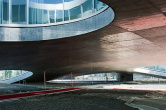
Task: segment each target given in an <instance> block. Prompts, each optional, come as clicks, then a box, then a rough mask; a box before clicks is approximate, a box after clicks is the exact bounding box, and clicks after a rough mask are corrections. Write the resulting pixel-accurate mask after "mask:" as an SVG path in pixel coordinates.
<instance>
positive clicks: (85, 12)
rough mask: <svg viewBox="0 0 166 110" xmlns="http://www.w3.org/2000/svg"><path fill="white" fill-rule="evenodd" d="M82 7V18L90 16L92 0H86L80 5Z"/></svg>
mask: <svg viewBox="0 0 166 110" xmlns="http://www.w3.org/2000/svg"><path fill="white" fill-rule="evenodd" d="M82 7H83V16H88V15H90V14H92V7H93V0H87V1H86V2H85V3H83V4H82Z"/></svg>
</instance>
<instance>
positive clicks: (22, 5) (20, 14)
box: [11, 0, 27, 24]
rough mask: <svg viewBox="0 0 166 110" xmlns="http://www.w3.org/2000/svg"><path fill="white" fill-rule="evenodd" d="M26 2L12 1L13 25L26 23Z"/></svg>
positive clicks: (22, 0) (21, 0) (20, 0)
mask: <svg viewBox="0 0 166 110" xmlns="http://www.w3.org/2000/svg"><path fill="white" fill-rule="evenodd" d="M26 4H27V3H26V0H12V8H11V9H12V10H11V11H12V16H11V17H12V23H14V24H15V23H16V24H25V23H26V12H27V11H26Z"/></svg>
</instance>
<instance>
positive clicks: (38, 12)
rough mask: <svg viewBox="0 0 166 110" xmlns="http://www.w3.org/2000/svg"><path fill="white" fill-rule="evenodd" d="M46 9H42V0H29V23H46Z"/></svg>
mask: <svg viewBox="0 0 166 110" xmlns="http://www.w3.org/2000/svg"><path fill="white" fill-rule="evenodd" d="M47 23H49V22H48V10H45V9H44V0H29V24H47Z"/></svg>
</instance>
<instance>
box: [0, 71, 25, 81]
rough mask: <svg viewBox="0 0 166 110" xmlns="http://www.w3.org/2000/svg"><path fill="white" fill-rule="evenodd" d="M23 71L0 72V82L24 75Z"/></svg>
mask: <svg viewBox="0 0 166 110" xmlns="http://www.w3.org/2000/svg"><path fill="white" fill-rule="evenodd" d="M26 72H27V71H23V70H0V80H6V79H10V78H13V77H17V76H19V75H22V74H24V73H26Z"/></svg>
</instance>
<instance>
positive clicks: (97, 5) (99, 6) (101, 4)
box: [94, 0, 106, 11]
mask: <svg viewBox="0 0 166 110" xmlns="http://www.w3.org/2000/svg"><path fill="white" fill-rule="evenodd" d="M94 4H95V11H99V10H101V9H102V8H104V7H105V6H106V5H105V4H104V3H102V2H100V1H98V0H95V3H94Z"/></svg>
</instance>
